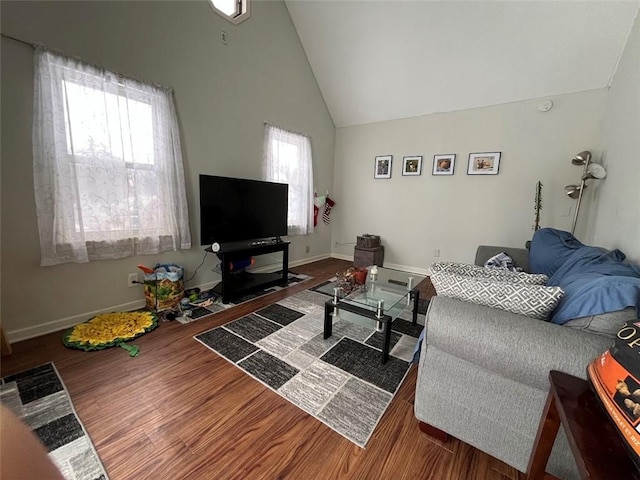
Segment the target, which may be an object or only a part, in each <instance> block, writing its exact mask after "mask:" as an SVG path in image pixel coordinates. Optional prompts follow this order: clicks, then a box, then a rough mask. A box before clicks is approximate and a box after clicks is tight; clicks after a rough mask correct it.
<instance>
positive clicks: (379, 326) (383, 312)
mask: <svg viewBox="0 0 640 480" xmlns="http://www.w3.org/2000/svg"><path fill="white" fill-rule="evenodd" d="M372 272H375V269H374V267H373V266H371V267H367V280H366V283H365V285H363V286H361V287H359V288H357V289H356V290H354V291H353V292H351V293H349V294H348V295H346V296H344V297H343V296H342V294H341V290H342V289H341V288H335V286H334V285H333V284H329V285H326V286H324V287H320V288H318V289H317V291H320V292H322V293H325V294H328V295H332V296H333V299H332V300H328V301H327V302H326V303H325V305H324V338H325V339H327V338H329V337H330V336H331V333H332V327H333V320H334V318H338V317H339V318H341V319H342V318H343V319H347V320H349V319H351V318H353V317H350V316H349V315H345V316H342V315H340V312H341V311H345V312H349V313H351V314H353V315H354V316H356V317H360V318H364V319H369V320H370V321H373V322H374V323H375V326H376V330H377V331H379V332H382V334H383V342H382V363H383V364H384V363H386V362H387V360H388V359H389V346H390V344H391V323H392V322H393V321H394V320H395V319H396V318H398V316H399V315H400V313H402V312H403V311H404V310H405V309H406V307H407V306H408V305H410V303H411V302H413V309H412V323H413V325H416V323H417V321H418V301H419V299H420V292H419V291H418V290H417V288H416V287H417V285H418V284H419V283H420V282H421V281H422V280H424V278H425V277H424V276H420V275H417V274H414V273H408V272H402V271H400V270H393V269H391V268H382V267H377V273H374V274H372Z"/></svg>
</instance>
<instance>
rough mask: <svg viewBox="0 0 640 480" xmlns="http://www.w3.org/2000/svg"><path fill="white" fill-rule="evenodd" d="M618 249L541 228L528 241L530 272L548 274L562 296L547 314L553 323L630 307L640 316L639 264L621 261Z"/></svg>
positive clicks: (548, 283)
mask: <svg viewBox="0 0 640 480" xmlns="http://www.w3.org/2000/svg"><path fill="white" fill-rule="evenodd" d="M624 259H625V255H624V253H622V252H621V251H620V250H612V251H607V250H606V249H604V248H600V247H589V246H586V245H583V244H582V243H580V242H579V241H578V240H577V239H576V238H575V237H574V236H573V235H571V234H570V233H569V232H563V231H561V230H554V229H552V228H544V229H541V230H538V231H537V232H536V233H535V234H534V236H533V240H532V242H531V250H530V253H529V266H530V269H531V272H532V273H544V274H546V275H548V276H549V281H548V282H547V285H548V286H559V287H561V288H562V289H563V290H564V292H565V293H564V296H563V297H562V298H561V299H560V302H559V303H558V306H557V307H556V308H555V310H554V311H553V313H552V314H551V319H550V320H551V321H552V322H553V323H558V324H563V323H565V322H567V321H569V320H572V319H574V318H581V317H587V316H591V315H599V314H601V313H608V312H615V311H618V310H622V309H624V308H627V307H634V308H635V309H636V314H638V315H640V267H638V266H637V265H633V264H630V263H624Z"/></svg>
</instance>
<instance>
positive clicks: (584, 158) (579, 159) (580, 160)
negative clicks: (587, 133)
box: [571, 150, 591, 165]
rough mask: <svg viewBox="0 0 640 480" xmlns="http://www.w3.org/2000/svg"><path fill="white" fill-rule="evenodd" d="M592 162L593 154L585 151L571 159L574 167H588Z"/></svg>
mask: <svg viewBox="0 0 640 480" xmlns="http://www.w3.org/2000/svg"><path fill="white" fill-rule="evenodd" d="M590 161H591V152H590V151H588V150H585V151H584V152H580V153H579V154H577V155H576V156H575V157H573V158H572V159H571V163H573V164H574V165H586V164H588V163H589V162H590Z"/></svg>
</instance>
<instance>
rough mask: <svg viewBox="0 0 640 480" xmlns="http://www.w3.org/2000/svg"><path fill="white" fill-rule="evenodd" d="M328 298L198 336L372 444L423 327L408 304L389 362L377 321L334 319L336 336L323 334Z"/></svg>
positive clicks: (305, 299) (297, 299) (286, 303)
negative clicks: (384, 357) (384, 355)
mask: <svg viewBox="0 0 640 480" xmlns="http://www.w3.org/2000/svg"><path fill="white" fill-rule="evenodd" d="M329 298H330V297H328V296H327V295H326V294H322V293H319V292H315V291H311V290H305V291H304V292H300V293H298V294H296V295H293V296H291V297H288V298H286V299H284V300H282V301H280V302H278V303H275V304H272V305H269V306H268V307H265V308H263V309H261V310H258V311H257V312H254V313H252V314H250V315H248V316H246V317H243V318H240V319H238V320H235V321H233V322H230V323H228V324H226V325H223V326H222V327H218V328H215V329H213V330H209V331H207V332H204V333H201V334H199V335H197V336H195V337H194V338H195V339H196V340H198V341H199V342H201V343H203V344H204V345H205V346H207V347H209V348H210V349H211V350H213V351H214V352H216V353H218V354H219V355H221V356H222V357H224V358H225V359H227V360H228V361H229V362H231V363H233V364H234V365H235V366H237V367H238V368H240V369H242V370H243V371H244V372H245V373H247V374H248V375H250V376H252V377H253V378H255V379H256V380H258V381H260V382H262V383H263V384H264V385H266V386H267V387H269V388H270V389H272V390H274V391H275V392H276V393H278V394H279V395H281V396H282V397H284V398H286V399H287V400H289V401H290V402H292V403H293V404H294V405H296V406H298V407H299V408H301V409H302V410H304V411H305V412H307V413H309V414H310V415H312V416H314V417H315V418H317V419H318V420H320V421H321V422H323V423H324V424H326V425H327V426H329V427H330V428H332V429H333V430H335V431H336V432H338V433H340V434H341V435H343V436H344V437H346V438H347V439H349V440H351V441H352V442H353V443H355V444H356V445H358V446H360V447H365V446H366V444H367V441H368V440H369V438H370V437H371V434H372V433H373V431H374V429H375V427H376V425H377V424H378V422H379V421H380V418H382V415H383V414H384V412H385V410H386V409H387V407H388V406H389V403H390V402H391V400H392V398H393V396H394V395H395V393H396V392H397V391H398V388H399V387H400V385H401V383H402V381H403V380H404V378H405V376H406V374H407V371H408V369H409V366H410V362H411V359H412V357H413V349H414V347H415V345H416V341H417V337H418V336H419V334H420V331H421V330H422V328H423V325H417V326H416V327H414V326H413V325H412V323H411V320H410V319H411V313H410V307H407V309H406V310H405V311H404V312H403V313H402V314H401V315H400V317H399V318H398V319H396V320H395V321H394V322H393V326H392V333H391V345H392V348H391V350H390V354H391V355H390V357H389V360H388V361H387V363H386V364H384V365H382V363H381V357H382V352H381V345H382V334H381V333H377V332H375V325H374V322H373V321H370V320H366V319H359V320H360V321H361V322H362V323H360V322H358V323H355V322H356V320H358V319H354V318H351V317H349V319H348V318H347V317H344V318H343V319H338V320H335V321H334V324H333V335H332V336H331V337H330V338H328V339H327V340H324V339H323V327H324V304H325V302H326V301H327V300H328V299H329ZM345 314H346V315H349V314H348V313H347V312H341V315H345ZM420 321H424V317H422V319H420V318H419V322H420Z"/></svg>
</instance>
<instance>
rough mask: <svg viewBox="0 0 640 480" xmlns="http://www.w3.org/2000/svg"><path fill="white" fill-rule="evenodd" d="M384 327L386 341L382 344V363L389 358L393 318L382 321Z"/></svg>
mask: <svg viewBox="0 0 640 480" xmlns="http://www.w3.org/2000/svg"><path fill="white" fill-rule="evenodd" d="M382 323H383V325H384V327H383V329H384V332H383V335H384V341H383V344H382V364H383V365H384V364H385V363H387V360H389V346H390V345H391V318H388V320H387V321H383V322H382Z"/></svg>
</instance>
